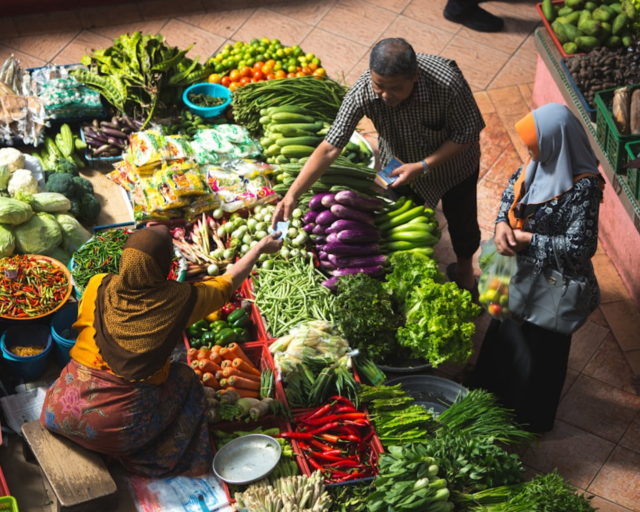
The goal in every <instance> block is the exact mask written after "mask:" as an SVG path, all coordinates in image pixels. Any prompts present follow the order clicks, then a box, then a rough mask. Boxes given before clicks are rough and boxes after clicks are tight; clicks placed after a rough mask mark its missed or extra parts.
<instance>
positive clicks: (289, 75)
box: [287, 73, 296, 78]
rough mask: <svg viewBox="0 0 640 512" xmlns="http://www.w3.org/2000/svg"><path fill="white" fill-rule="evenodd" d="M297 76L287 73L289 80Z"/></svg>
mask: <svg viewBox="0 0 640 512" xmlns="http://www.w3.org/2000/svg"><path fill="white" fill-rule="evenodd" d="M295 77H296V74H295V73H287V78H295Z"/></svg>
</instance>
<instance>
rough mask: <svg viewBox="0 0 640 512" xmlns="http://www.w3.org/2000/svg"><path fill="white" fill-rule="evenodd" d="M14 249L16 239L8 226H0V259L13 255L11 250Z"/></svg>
mask: <svg viewBox="0 0 640 512" xmlns="http://www.w3.org/2000/svg"><path fill="white" fill-rule="evenodd" d="M15 247H16V237H15V236H13V233H12V232H11V230H10V229H9V227H8V226H3V225H2V224H0V258H6V257H7V256H12V255H13V249H15Z"/></svg>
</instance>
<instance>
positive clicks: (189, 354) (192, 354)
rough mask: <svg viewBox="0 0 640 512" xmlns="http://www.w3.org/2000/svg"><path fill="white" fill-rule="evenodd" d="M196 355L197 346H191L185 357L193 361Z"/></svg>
mask: <svg viewBox="0 0 640 512" xmlns="http://www.w3.org/2000/svg"><path fill="white" fill-rule="evenodd" d="M197 355H198V349H197V348H193V347H191V348H190V349H189V350H188V351H187V357H188V358H189V361H193V360H194V359H195V358H196V356H197Z"/></svg>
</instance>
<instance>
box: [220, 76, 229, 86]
mask: <svg viewBox="0 0 640 512" xmlns="http://www.w3.org/2000/svg"><path fill="white" fill-rule="evenodd" d="M220 83H221V84H222V85H224V86H225V87H229V85H230V84H231V78H229V77H228V76H223V77H222V78H221V79H220Z"/></svg>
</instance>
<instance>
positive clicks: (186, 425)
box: [40, 360, 213, 477]
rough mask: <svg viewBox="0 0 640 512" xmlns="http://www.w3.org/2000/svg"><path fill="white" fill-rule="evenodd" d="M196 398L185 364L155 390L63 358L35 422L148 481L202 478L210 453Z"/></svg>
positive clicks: (198, 388) (200, 400)
mask: <svg viewBox="0 0 640 512" xmlns="http://www.w3.org/2000/svg"><path fill="white" fill-rule="evenodd" d="M204 403H205V401H204V393H203V391H202V385H201V384H200V383H199V382H198V380H197V378H196V375H195V373H193V371H192V370H191V368H189V367H188V366H187V365H184V364H180V363H174V364H172V365H171V370H170V373H169V377H168V378H167V380H166V382H164V383H163V384H162V385H159V386H158V385H151V384H139V383H131V382H127V381H125V380H123V379H120V378H119V377H116V376H115V375H112V374H110V373H107V372H104V371H101V370H94V369H92V368H88V367H86V366H83V365H81V364H78V363H77V362H75V361H73V360H72V361H71V362H70V363H69V364H68V365H67V366H66V367H65V368H64V369H63V370H62V373H61V374H60V377H59V378H58V380H57V381H56V382H54V383H53V385H52V386H51V387H50V388H49V391H48V392H47V397H46V400H45V403H44V407H43V409H42V415H41V416H40V422H41V423H42V424H43V425H44V426H45V427H46V428H47V429H49V430H51V431H52V432H56V433H58V434H61V435H63V436H65V437H67V438H69V439H71V440H73V441H75V442H76V443H78V444H79V445H81V446H84V447H85V448H87V449H89V450H93V451H96V452H100V453H103V454H106V455H111V456H113V457H114V458H116V459H117V460H119V461H120V462H121V463H122V464H123V465H124V466H125V467H126V468H127V469H128V470H130V471H132V472H134V473H137V474H140V475H144V476H149V477H159V476H171V475H188V476H198V475H202V474H205V473H207V472H208V471H209V469H210V468H211V462H212V460H213V453H212V450H211V444H210V442H209V433H208V425H207V420H206V415H205V407H204Z"/></svg>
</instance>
